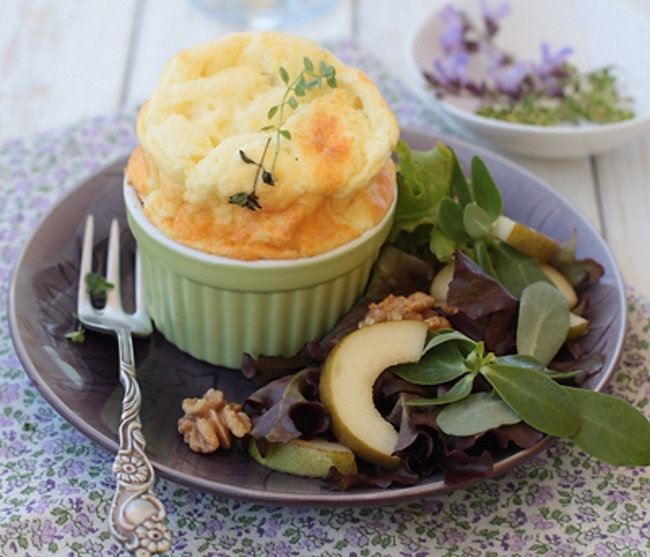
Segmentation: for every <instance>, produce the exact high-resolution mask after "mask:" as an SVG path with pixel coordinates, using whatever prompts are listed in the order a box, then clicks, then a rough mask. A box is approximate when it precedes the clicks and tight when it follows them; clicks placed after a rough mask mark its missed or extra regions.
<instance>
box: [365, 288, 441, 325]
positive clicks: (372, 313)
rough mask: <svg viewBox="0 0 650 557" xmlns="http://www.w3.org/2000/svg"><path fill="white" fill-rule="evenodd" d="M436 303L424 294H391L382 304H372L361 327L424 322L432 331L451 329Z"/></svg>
mask: <svg viewBox="0 0 650 557" xmlns="http://www.w3.org/2000/svg"><path fill="white" fill-rule="evenodd" d="M435 305H436V301H435V300H434V299H433V297H431V296H429V295H428V294H425V293H424V292H414V293H413V294H411V295H410V296H395V295H393V294H389V295H388V296H386V297H385V298H384V299H383V300H382V301H381V302H378V303H372V304H370V306H368V311H367V313H366V315H365V317H364V319H363V320H362V321H361V322H360V323H359V327H367V326H368V325H374V324H375V323H383V322H384V321H424V322H425V323H426V324H427V326H428V327H429V329H430V330H431V331H439V330H440V329H451V324H450V323H449V321H448V320H447V319H446V318H445V317H443V316H442V315H439V314H438V312H437V311H436V310H435V309H434V307H435Z"/></svg>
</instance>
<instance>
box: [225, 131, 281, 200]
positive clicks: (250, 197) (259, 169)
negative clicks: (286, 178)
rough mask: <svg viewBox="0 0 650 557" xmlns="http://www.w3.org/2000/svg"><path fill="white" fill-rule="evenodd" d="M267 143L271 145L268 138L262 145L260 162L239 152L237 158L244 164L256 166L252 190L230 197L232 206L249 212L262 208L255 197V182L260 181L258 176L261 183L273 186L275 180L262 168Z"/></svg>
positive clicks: (267, 146) (241, 150) (242, 151)
mask: <svg viewBox="0 0 650 557" xmlns="http://www.w3.org/2000/svg"><path fill="white" fill-rule="evenodd" d="M269 143H271V138H270V137H269V138H268V139H267V140H266V145H264V151H262V158H261V159H260V162H257V161H255V160H253V159H251V158H250V157H249V156H248V155H246V153H244V150H243V149H240V150H239V157H240V158H241V160H242V161H243V162H244V163H246V164H254V165H255V166H257V172H255V180H254V181H253V189H252V190H251V191H250V192H248V193H246V192H239V193H236V194H234V195H231V196H230V203H232V204H233V205H239V206H241V207H246V208H247V209H250V210H251V211H257V210H258V209H261V208H262V206H261V205H260V199H259V197H258V196H257V192H256V190H257V182H258V181H259V179H260V175H261V176H262V182H264V183H265V184H268V185H269V186H273V185H275V178H273V175H272V174H271V173H270V172H269V171H268V170H266V169H265V168H264V166H263V165H264V158H265V157H266V152H267V151H268V149H269Z"/></svg>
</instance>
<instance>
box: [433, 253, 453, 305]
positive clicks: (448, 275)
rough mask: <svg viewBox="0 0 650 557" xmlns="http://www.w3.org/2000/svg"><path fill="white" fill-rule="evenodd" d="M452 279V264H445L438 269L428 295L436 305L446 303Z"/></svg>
mask: <svg viewBox="0 0 650 557" xmlns="http://www.w3.org/2000/svg"><path fill="white" fill-rule="evenodd" d="M453 278H454V264H453V263H447V264H446V265H445V266H444V267H443V268H442V269H440V270H439V271H438V272H437V273H436V276H435V277H433V281H432V282H431V290H430V294H431V296H433V299H434V300H435V301H436V303H437V304H446V303H447V292H448V291H449V283H450V282H451V281H452V280H453Z"/></svg>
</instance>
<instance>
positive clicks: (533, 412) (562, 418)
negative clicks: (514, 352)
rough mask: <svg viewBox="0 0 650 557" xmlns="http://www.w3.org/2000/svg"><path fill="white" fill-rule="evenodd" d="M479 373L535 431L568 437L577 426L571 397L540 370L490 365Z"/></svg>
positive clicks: (578, 418)
mask: <svg viewBox="0 0 650 557" xmlns="http://www.w3.org/2000/svg"><path fill="white" fill-rule="evenodd" d="M481 374H482V375H483V376H484V377H485V378H486V379H487V380H488V382H489V383H490V385H492V387H493V388H494V390H495V391H496V392H497V393H498V394H499V396H500V397H501V398H502V399H503V400H504V401H505V402H506V404H508V406H510V408H512V410H513V411H514V412H516V413H517V414H518V415H519V416H521V419H522V420H524V421H525V422H526V423H527V424H528V425H531V426H532V427H534V428H535V429H538V430H539V431H541V432H543V433H547V434H549V435H555V436H557V437H569V436H571V435H573V434H574V433H575V432H576V431H577V430H578V427H579V426H580V416H579V414H578V412H577V410H576V408H575V407H574V405H573V403H572V398H571V396H570V395H569V394H568V393H567V392H566V391H565V390H564V388H563V387H562V386H560V385H559V384H557V383H556V382H555V381H553V379H550V378H549V377H547V376H545V375H544V374H542V373H539V371H535V370H532V369H527V368H523V367H519V366H512V365H501V364H491V365H486V366H483V367H482V368H481Z"/></svg>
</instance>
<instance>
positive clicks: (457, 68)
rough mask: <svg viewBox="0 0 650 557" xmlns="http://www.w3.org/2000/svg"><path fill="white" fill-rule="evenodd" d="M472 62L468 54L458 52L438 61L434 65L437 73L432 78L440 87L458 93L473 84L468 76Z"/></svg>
mask: <svg viewBox="0 0 650 557" xmlns="http://www.w3.org/2000/svg"><path fill="white" fill-rule="evenodd" d="M470 60H471V58H470V55H469V54H468V53H467V52H456V53H454V54H451V55H450V56H447V57H446V58H442V59H438V60H436V61H435V62H434V64H433V65H434V68H435V70H436V72H435V74H433V76H431V77H432V79H433V80H434V81H435V83H436V84H437V85H438V86H440V87H443V88H445V89H447V90H448V91H450V92H452V91H454V92H458V91H459V90H460V88H461V87H463V86H466V85H467V84H469V83H470V82H471V79H470V78H469V76H468V75H467V66H468V65H469V63H470Z"/></svg>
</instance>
